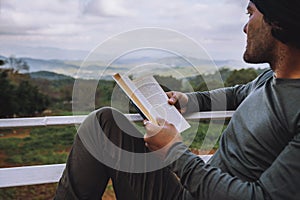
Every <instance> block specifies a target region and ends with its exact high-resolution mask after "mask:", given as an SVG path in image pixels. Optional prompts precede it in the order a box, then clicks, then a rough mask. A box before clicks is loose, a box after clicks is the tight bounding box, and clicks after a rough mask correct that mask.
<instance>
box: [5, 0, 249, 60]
mask: <svg viewBox="0 0 300 200" xmlns="http://www.w3.org/2000/svg"><path fill="white" fill-rule="evenodd" d="M246 3H247V2H246V1H245V2H244V1H241V0H201V1H198V0H169V1H167V0H165V1H161V0H151V1H149V0H139V1H137V0H47V3H45V1H34V0H22V1H18V0H2V2H1V12H0V35H1V38H0V42H1V43H2V44H5V46H6V47H9V45H11V46H16V45H22V46H29V47H30V46H31V47H39V46H49V47H55V48H67V49H81V50H90V49H92V48H94V47H95V46H96V45H97V44H99V43H101V42H102V41H104V40H106V39H107V38H109V37H111V36H113V35H115V34H118V33H120V32H124V31H127V30H131V29H135V28H141V27H162V28H168V29H174V30H176V31H179V32H182V33H183V34H186V35H188V36H190V37H192V38H194V39H195V40H196V41H198V42H199V43H201V44H203V45H204V46H205V48H207V50H208V51H209V52H211V53H212V54H215V55H214V56H216V57H218V56H226V54H227V55H229V53H228V52H230V54H231V55H230V56H233V55H237V53H236V52H237V51H240V48H241V46H242V45H243V42H244V41H243V40H244V35H243V33H242V26H243V24H244V21H246V18H245V17H246V15H244V14H243V13H245V6H246V5H245V4H246ZM243 15H244V16H243ZM229 47H230V48H231V49H230V48H229ZM216 49H218V51H221V50H220V49H224V55H221V54H220V53H219V52H217V53H214V52H216ZM0 50H1V47H0ZM15 50H16V48H12V51H15ZM6 51H7V50H6ZM35 53H36V51H35ZM11 54H16V55H17V56H18V53H17V52H12V53H11ZM36 56H38V55H36Z"/></svg>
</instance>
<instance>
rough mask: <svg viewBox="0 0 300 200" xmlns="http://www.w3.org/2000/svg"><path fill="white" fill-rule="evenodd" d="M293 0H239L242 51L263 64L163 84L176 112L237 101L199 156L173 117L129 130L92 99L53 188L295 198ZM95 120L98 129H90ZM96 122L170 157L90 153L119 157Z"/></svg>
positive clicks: (128, 143) (297, 65) (118, 141)
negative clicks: (236, 73) (192, 84)
mask: <svg viewBox="0 0 300 200" xmlns="http://www.w3.org/2000/svg"><path fill="white" fill-rule="evenodd" d="M299 8H300V2H299V1H296V0H252V1H251V2H250V3H249V5H248V8H247V10H248V14H249V21H248V23H247V24H246V25H245V27H244V32H245V33H246V34H247V47H246V51H245V53H244V59H245V61H247V62H249V63H261V62H267V63H269V64H270V66H271V69H272V70H268V71H266V72H265V73H263V74H262V75H260V76H259V77H258V78H257V79H255V80H254V81H252V82H250V83H248V84H247V85H242V86H236V87H233V88H224V89H218V90H214V91H211V92H202V93H200V92H199V93H190V94H183V93H180V92H170V93H168V96H169V97H170V99H169V103H170V104H175V105H178V104H180V109H181V111H182V112H183V111H184V112H191V111H197V110H195V108H199V109H201V110H210V109H211V104H212V102H213V101H218V97H219V96H221V95H224V94H225V95H226V97H227V109H235V110H236V112H235V114H234V116H233V117H232V119H231V121H230V123H229V125H228V127H227V129H226V130H225V131H224V133H223V134H222V137H221V139H220V148H219V150H218V151H217V152H216V153H215V154H214V156H213V157H212V159H211V160H210V161H209V163H208V164H205V163H204V162H203V160H202V159H201V158H199V157H198V156H197V155H194V154H192V153H191V152H190V151H189V150H188V149H187V147H186V146H185V145H184V144H183V143H182V139H181V136H180V134H179V133H178V132H177V130H176V129H175V128H174V126H173V125H172V124H169V123H168V122H165V121H163V120H161V119H159V126H157V125H154V124H152V123H151V122H148V121H145V123H144V124H145V129H146V131H147V134H146V136H145V138H144V140H143V139H142V138H138V137H132V136H137V135H138V134H139V133H138V131H137V130H136V129H135V128H134V126H132V125H131V124H130V123H129V122H128V121H126V119H125V117H124V116H123V115H121V114H120V113H118V112H117V111H115V110H113V109H108V108H105V109H100V110H98V111H96V112H94V113H93V114H91V115H90V116H89V117H88V119H87V120H86V121H85V122H84V123H83V124H82V125H81V127H80V129H79V130H78V135H77V137H76V139H75V141H74V145H73V149H72V151H71V153H70V156H69V159H68V162H67V167H66V170H65V172H64V174H63V177H62V178H61V180H60V183H59V186H58V189H57V193H56V198H57V199H99V198H101V195H102V193H103V191H104V188H105V186H106V184H107V181H108V180H109V178H111V179H112V181H113V186H114V189H115V193H116V196H117V198H118V199H155V200H156V199H164V200H165V199H207V200H208V199H214V200H226V199H230V200H232V199H237V200H244V199H272V200H276V199H281V200H283V199H284V200H285V199H289V200H290V199H291V200H292V199H295V200H296V199H300V190H299V189H298V187H299V185H300V170H299V169H300V160H299V158H300V156H299V155H300V105H299V100H300V39H299V37H298V36H299V35H300V34H299V27H300V24H299V21H300V14H299ZM116 119H117V120H116ZM95 124H96V125H95ZM97 125H99V127H101V129H100V130H98V135H97V136H93V134H95V133H94V132H95V131H94V129H95V128H94V127H97ZM124 127H125V128H124ZM101 131H103V133H104V135H105V137H107V138H109V140H110V141H112V142H113V143H114V144H115V145H117V146H118V147H121V148H122V149H124V150H126V151H132V152H145V153H148V152H149V149H150V150H151V151H155V150H158V149H163V150H162V151H160V152H161V154H160V157H162V158H163V159H164V160H165V161H168V160H172V159H173V158H174V157H178V159H177V160H175V161H174V162H171V164H169V165H168V166H167V167H164V168H162V169H158V170H156V171H151V172H146V173H128V172H122V171H118V170H116V169H115V168H111V167H108V166H106V165H104V164H103V163H101V162H99V159H98V157H97V156H98V154H101V153H102V152H106V153H108V154H110V156H111V159H115V160H116V161H117V160H119V159H122V153H119V152H113V153H112V152H109V151H107V150H106V146H105V145H106V144H105V143H103V142H101V141H100V140H102V139H105V137H103V138H99V137H100V136H99V135H101V134H99V132H101ZM128 133H130V135H128ZM89 138H92V139H89ZM144 144H145V145H144ZM90 146H95V148H90ZM104 146H105V147H104ZM145 146H146V147H145ZM163 147H165V148H163ZM95 149H96V150H95ZM97 150H98V151H97ZM146 162H147V161H146ZM174 173H175V174H176V175H177V176H175V175H174Z"/></svg>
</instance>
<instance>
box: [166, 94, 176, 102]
mask: <svg viewBox="0 0 300 200" xmlns="http://www.w3.org/2000/svg"><path fill="white" fill-rule="evenodd" d="M167 95H168V97H169V99H168V103H169V104H171V105H174V104H175V103H176V102H177V96H176V93H175V92H168V93H167Z"/></svg>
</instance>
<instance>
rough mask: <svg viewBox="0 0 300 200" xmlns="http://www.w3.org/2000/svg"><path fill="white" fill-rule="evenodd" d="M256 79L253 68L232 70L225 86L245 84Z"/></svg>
mask: <svg viewBox="0 0 300 200" xmlns="http://www.w3.org/2000/svg"><path fill="white" fill-rule="evenodd" d="M256 77H257V72H256V70H255V69H253V68H248V69H241V70H234V71H233V72H232V73H231V74H230V75H229V77H228V78H227V79H226V81H225V86H228V87H230V86H234V85H239V84H245V83H248V82H250V81H252V80H253V79H255V78H256Z"/></svg>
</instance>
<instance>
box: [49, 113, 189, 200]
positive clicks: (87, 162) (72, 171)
mask: <svg viewBox="0 0 300 200" xmlns="http://www.w3.org/2000/svg"><path fill="white" fill-rule="evenodd" d="M95 121H96V122H95ZM95 123H98V124H97V125H98V126H99V127H100V132H101V131H103V133H104V137H106V138H108V139H109V141H111V143H113V144H114V145H116V146H117V147H120V149H122V150H125V151H127V152H139V153H149V151H148V149H147V148H146V147H145V145H144V141H143V138H142V137H141V133H140V132H139V131H138V130H137V129H136V128H135V127H134V126H133V124H131V122H129V121H128V120H127V118H126V117H125V116H124V115H122V114H121V113H119V112H118V111H116V110H114V109H110V108H102V109H100V110H97V111H95V112H94V113H93V115H90V116H89V117H88V119H87V120H85V121H84V122H83V124H82V125H81V126H80V128H79V130H78V134H77V135H76V137H75V140H74V144H73V147H72V150H71V152H70V155H69V157H68V161H67V164H66V168H65V170H64V172H63V175H62V177H61V179H60V181H59V184H58V187H57V191H56V195H55V199H56V200H60V199H101V197H102V195H103V192H104V190H105V188H106V186H107V183H108V181H109V179H111V180H112V183H113V188H114V191H115V194H116V197H117V199H121V200H122V199H124V200H141V199H149V200H160V199H161V200H168V199H170V200H176V199H193V198H192V197H191V196H190V194H189V192H188V191H186V190H185V189H184V188H183V187H182V185H181V184H180V181H179V179H178V178H177V177H176V176H175V175H174V173H173V172H171V171H170V170H169V169H168V168H167V167H163V168H161V169H157V170H155V171H149V172H144V173H134V172H126V170H125V171H124V170H123V171H122V170H118V168H117V167H114V166H112V165H111V164H107V163H105V162H104V163H103V162H101V159H99V157H98V155H97V154H102V152H107V153H106V154H109V155H108V156H111V157H112V160H113V159H116V163H117V161H118V160H120V158H121V157H122V151H118V150H115V149H109V150H107V145H106V143H105V142H103V141H102V140H104V139H103V138H101V137H100V136H99V135H101V133H99V130H98V129H97V128H95V127H97V126H96V125H95ZM85 137H89V139H87V140H86V139H85ZM100 140H101V141H100ZM89 141H91V142H89ZM89 143H93V144H89ZM90 146H92V147H90ZM95 148H97V149H95ZM103 154H104V153H103ZM126 160H129V163H131V164H132V166H134V162H135V161H134V159H131V158H127V159H126ZM130 160H131V161H130ZM145 162H146V161H145ZM107 165H108V166H107Z"/></svg>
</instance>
